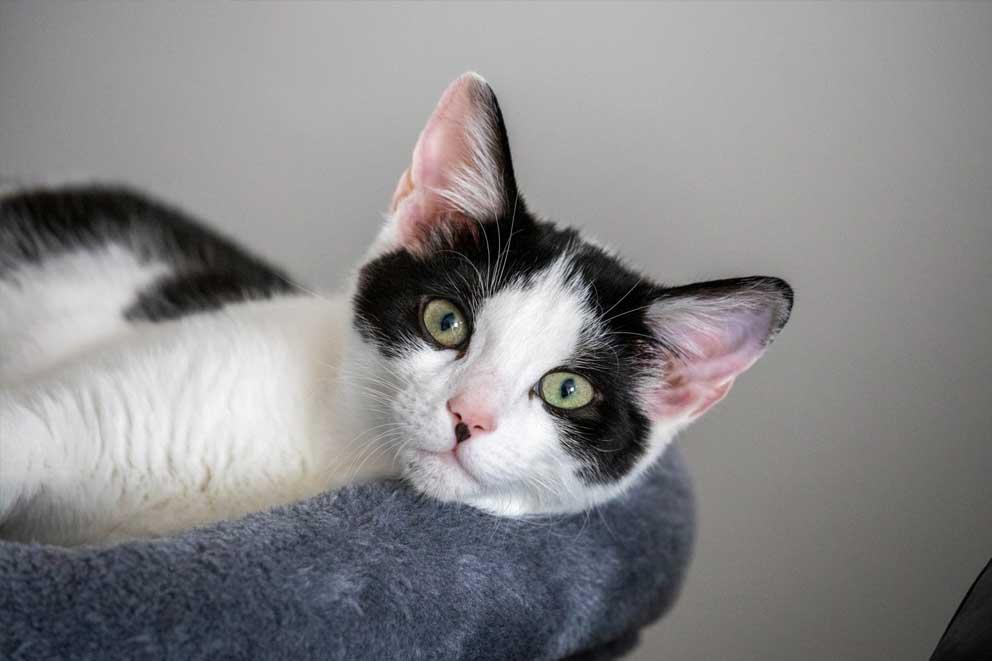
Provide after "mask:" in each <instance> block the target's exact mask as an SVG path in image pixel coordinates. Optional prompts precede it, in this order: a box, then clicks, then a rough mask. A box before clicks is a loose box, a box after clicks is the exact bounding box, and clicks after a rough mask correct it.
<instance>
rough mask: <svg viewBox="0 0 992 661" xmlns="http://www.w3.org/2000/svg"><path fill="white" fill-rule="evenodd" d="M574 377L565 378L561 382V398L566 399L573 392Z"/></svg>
mask: <svg viewBox="0 0 992 661" xmlns="http://www.w3.org/2000/svg"><path fill="white" fill-rule="evenodd" d="M575 390H576V388H575V379H565V380H564V381H562V382H561V398H562V399H568V398H569V397H571V396H572V395H573V394H575Z"/></svg>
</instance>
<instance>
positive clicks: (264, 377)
mask: <svg viewBox="0 0 992 661" xmlns="http://www.w3.org/2000/svg"><path fill="white" fill-rule="evenodd" d="M347 321H348V317H347V305H346V303H345V302H344V301H341V300H330V301H325V300H322V299H319V298H312V297H299V298H288V299H280V300H275V301H272V302H266V303H252V304H243V305H239V306H233V307H230V308H227V309H225V310H223V311H222V312H220V313H215V314H206V315H198V316H194V317H190V318H187V319H184V320H181V321H178V322H171V323H166V324H161V325H145V326H143V327H141V328H140V329H138V330H136V331H135V332H134V333H133V334H132V335H131V336H130V337H127V338H125V339H123V340H121V341H119V342H118V343H117V344H116V345H115V346H114V347H113V348H112V349H111V348H107V349H102V350H101V349H98V350H94V351H92V352H90V353H89V354H86V355H84V356H81V357H80V358H78V359H76V360H74V361H70V362H69V363H68V364H66V365H65V366H64V367H63V369H62V370H60V371H59V372H58V373H55V374H51V375H49V376H45V377H42V378H36V379H32V380H28V381H25V382H22V383H21V384H18V385H16V386H9V387H6V388H3V389H2V390H0V458H2V461H0V530H2V531H3V533H4V535H5V536H9V537H14V538H19V539H39V540H44V541H49V542H56V543H63V544H78V543H85V542H97V541H108V540H115V539H125V538H131V537H140V536H146V535H158V534H163V533H166V532H169V531H173V530H178V529H181V528H186V527H189V526H192V525H198V524H202V523H206V522H209V521H215V520H218V519H222V518H230V517H234V516H239V515H241V514H244V513H247V512H251V511H256V510H260V509H265V508H268V507H271V506H274V505H277V504H281V503H286V502H291V501H293V500H297V499H300V498H304V497H306V496H309V495H313V494H315V493H317V492H319V491H321V490H324V489H328V488H333V487H335V486H341V485H342V484H343V483H344V482H345V481H346V479H345V478H346V477H347V478H348V479H368V478H369V477H373V476H377V475H379V474H381V468H379V469H378V472H377V467H375V466H373V465H368V464H367V465H366V466H365V467H364V472H363V473H362V474H360V475H353V474H352V473H351V472H350V471H349V465H350V464H351V463H352V460H353V459H354V458H355V456H356V455H355V453H357V452H358V451H359V449H360V448H357V447H353V448H350V447H349V445H348V442H347V441H348V440H350V439H346V438H344V437H343V436H341V435H340V434H338V433H337V432H336V430H335V428H334V426H333V415H332V410H333V409H332V404H333V401H334V395H333V393H334V391H335V389H336V388H337V380H336V378H337V374H336V370H337V367H338V365H339V363H340V351H341V338H342V336H343V328H344V326H345V325H346V324H347Z"/></svg>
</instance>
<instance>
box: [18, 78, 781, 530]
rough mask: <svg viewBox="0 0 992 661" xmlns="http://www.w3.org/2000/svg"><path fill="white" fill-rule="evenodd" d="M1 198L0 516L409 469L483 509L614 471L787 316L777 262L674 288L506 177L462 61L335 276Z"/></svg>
mask: <svg viewBox="0 0 992 661" xmlns="http://www.w3.org/2000/svg"><path fill="white" fill-rule="evenodd" d="M2 204H3V206H2V208H0V537H6V538H13V539H24V540H28V539H33V540H39V541H47V542H55V543H62V544H79V543H88V542H105V541H113V540H117V539H126V538H131V537H140V536H147V535H159V534H164V533H167V532H170V531H173V530H177V529H181V528H185V527H188V526H191V525H197V524H201V523H206V522H209V521H214V520H218V519H223V518H230V517H234V516H239V515H241V514H244V513H246V512H250V511H254V510H259V509H265V508H267V507H270V506H273V505H277V504H280V503H286V502H290V501H293V500H297V499H300V498H304V497H307V496H309V495H312V494H314V493H317V492H319V491H322V490H326V489H329V488H334V487H337V486H341V485H342V484H346V483H348V482H351V481H355V480H365V479H372V478H375V477H379V476H385V475H393V474H402V475H403V476H405V477H406V478H407V480H408V481H409V482H410V483H411V484H412V485H413V486H414V487H415V488H417V489H418V490H420V491H422V492H424V493H426V494H428V495H431V496H434V497H438V498H441V499H444V500H454V501H460V502H465V503H469V504H471V505H474V506H476V507H480V508H483V509H486V510H489V511H492V512H495V513H499V514H504V515H520V514H532V513H548V512H560V511H574V510H579V509H582V508H585V507H588V506H591V505H595V504H596V503H599V502H602V501H604V500H606V499H608V498H610V497H612V496H613V495H615V494H617V493H620V492H622V491H623V490H624V489H626V487H627V486H629V485H630V484H631V483H632V482H633V481H634V480H636V479H637V477H638V476H639V475H640V474H641V473H642V472H643V471H644V470H645V469H646V468H647V467H648V466H650V465H651V463H652V462H653V461H654V459H655V458H656V457H657V456H658V455H660V454H661V452H662V451H663V450H664V448H665V446H666V444H667V443H668V442H669V441H670V440H671V439H672V437H673V436H674V434H675V433H676V432H677V431H678V430H679V429H681V428H683V427H685V426H686V425H687V424H688V423H689V422H691V421H692V420H694V419H695V418H696V417H698V416H699V415H701V414H702V413H703V412H704V411H706V410H707V409H708V408H709V407H710V406H712V405H713V404H714V403H716V402H717V401H719V400H720V399H721V398H722V397H723V396H724V395H725V394H726V393H727V391H728V390H729V388H730V385H731V384H732V383H733V381H734V378H735V377H736V376H737V375H738V374H740V373H741V372H743V371H744V370H745V369H747V368H748V367H749V366H750V365H751V364H753V363H754V361H755V360H756V359H757V358H758V357H759V356H760V355H761V353H762V352H763V351H764V349H765V347H766V346H767V344H768V342H769V341H770V340H771V338H772V337H774V335H775V334H776V333H777V332H778V330H779V329H780V328H781V327H782V325H784V323H785V321H786V320H787V318H788V314H789V309H790V307H791V290H790V289H789V288H788V286H787V285H786V284H785V283H784V282H782V281H780V280H777V279H775V278H764V277H755V278H743V279H737V280H723V281H715V282H711V283H702V284H698V285H689V286H686V287H677V288H665V287H661V286H659V285H655V284H653V283H651V282H650V281H649V280H648V279H647V278H644V277H643V276H641V275H639V274H637V273H636V272H634V271H632V270H630V269H629V268H627V267H626V266H624V265H623V264H622V263H621V262H619V261H618V260H617V258H616V257H615V256H613V255H612V254H610V253H608V252H606V251H604V250H603V249H602V248H600V247H599V246H598V245H596V244H593V243H590V242H588V241H586V240H584V239H583V238H582V237H581V236H580V235H579V234H578V233H576V232H575V231H573V230H568V229H562V228H559V227H557V226H555V225H553V224H550V223H546V222H543V221H540V220H538V219H537V218H535V217H534V216H533V215H532V214H530V212H529V211H528V210H527V209H526V206H525V205H524V203H523V200H522V198H521V197H520V195H519V192H518V191H517V188H516V182H515V178H514V175H513V170H512V166H511V162H510V155H509V146H508V141H507V137H506V132H505V127H504V126H503V121H502V116H501V115H500V113H499V109H498V105H497V104H496V101H495V97H494V96H493V95H492V91H491V90H490V89H489V87H488V85H486V84H485V82H484V81H482V80H481V79H480V78H478V77H477V76H474V75H466V76H463V77H462V78H460V79H459V80H458V81H456V82H455V83H454V84H453V85H452V86H451V87H450V88H449V90H448V91H447V92H446V93H445V96H444V97H443V98H442V101H441V103H440V104H439V106H438V109H437V110H436V111H435V113H434V115H433V116H432V118H431V120H430V121H429V122H428V125H427V128H425V130H424V132H423V133H422V134H421V137H420V140H419V141H418V143H417V147H416V149H415V150H414V157H413V161H412V164H411V167H410V169H409V170H408V171H407V172H406V173H404V176H403V177H402V178H401V180H400V183H399V185H398V186H397V190H396V193H395V195H394V199H393V203H392V205H391V208H390V215H389V217H388V219H387V223H386V226H385V227H384V229H383V230H382V232H381V234H380V236H379V238H378V239H377V241H376V243H375V245H374V246H373V247H372V249H371V251H370V253H369V255H368V257H367V259H366V260H365V262H364V264H363V265H362V267H361V268H360V270H359V271H358V272H357V273H356V276H355V277H354V278H353V279H352V281H351V282H350V283H349V285H348V288H347V293H346V294H345V295H342V296H338V297H320V296H316V295H314V294H311V293H309V292H306V291H304V290H302V289H301V288H299V287H297V286H295V285H293V284H291V283H290V281H289V280H288V279H287V278H286V277H285V276H284V275H283V274H282V273H280V272H279V271H277V270H275V269H273V268H271V267H269V266H268V265H266V264H264V263H263V262H261V261H260V260H258V259H256V258H254V257H251V256H250V255H247V254H246V253H244V252H243V251H241V250H240V249H239V248H237V247H236V246H234V245H233V244H231V243H229V242H227V241H226V240H224V239H223V238H221V237H218V236H217V235H215V234H213V233H211V232H210V231H209V230H206V229H204V228H203V227H202V226H200V225H199V224H197V223H195V222H193V221H191V220H189V219H187V218H185V217H183V216H182V215H181V214H178V213H176V212H174V211H171V210H169V209H166V208H164V207H162V206H160V205H158V204H156V203H153V202H150V201H148V200H146V199H144V198H142V197H140V196H136V195H133V194H131V193H127V192H125V191H119V190H104V189H98V188H77V189H64V190H53V191H36V192H28V193H23V194H16V195H13V196H11V197H9V198H6V199H5V200H4V201H3V203H2Z"/></svg>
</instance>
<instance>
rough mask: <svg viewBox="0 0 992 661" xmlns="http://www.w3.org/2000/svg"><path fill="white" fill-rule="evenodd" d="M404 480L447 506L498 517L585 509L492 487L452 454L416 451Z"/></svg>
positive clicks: (405, 470) (406, 462) (409, 461)
mask: <svg viewBox="0 0 992 661" xmlns="http://www.w3.org/2000/svg"><path fill="white" fill-rule="evenodd" d="M404 465H405V468H404V470H403V477H404V479H406V481H407V482H408V483H409V484H410V485H411V486H413V488H414V489H416V490H417V491H419V492H421V493H423V494H424V495H426V496H430V497H431V498H434V499H436V500H439V501H441V502H446V503H461V504H463V505H469V506H471V507H474V508H476V509H479V510H482V511H484V512H486V513H488V514H494V515H496V516H508V517H518V516H532V515H541V514H553V513H560V512H569V511H576V510H579V509H582V507H581V506H576V507H568V506H565V505H563V504H562V503H555V504H553V505H552V504H549V503H547V502H543V501H542V500H541V499H540V498H539V497H538V496H537V495H536V494H530V493H510V492H509V491H508V490H507V489H506V488H505V485H504V487H503V488H501V487H500V486H496V485H492V484H489V483H488V482H487V481H486V480H485V478H484V477H483V476H480V475H478V474H477V473H476V472H473V471H472V469H471V467H470V466H468V465H467V464H466V462H463V461H461V460H460V458H459V457H458V455H457V453H455V452H452V451H451V450H446V451H434V450H424V449H416V450H413V451H412V452H411V453H410V454H409V455H408V456H407V459H406V461H405V462H404Z"/></svg>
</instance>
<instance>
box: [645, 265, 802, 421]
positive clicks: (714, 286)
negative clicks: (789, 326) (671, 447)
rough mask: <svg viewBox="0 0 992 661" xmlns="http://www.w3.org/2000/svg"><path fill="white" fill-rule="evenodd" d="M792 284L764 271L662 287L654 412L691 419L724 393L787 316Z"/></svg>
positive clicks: (654, 325) (654, 319)
mask: <svg viewBox="0 0 992 661" xmlns="http://www.w3.org/2000/svg"><path fill="white" fill-rule="evenodd" d="M792 301H793V293H792V288H791V287H790V286H789V285H788V284H787V283H786V282H785V281H783V280H780V279H778V278H770V277H763V276H754V277H750V278H736V279H732V280H715V281H712V282H703V283H698V284H694V285H687V286H684V287H675V288H673V289H665V290H662V291H661V292H660V293H659V295H658V297H657V299H656V300H655V302H654V303H653V304H652V305H651V307H650V308H649V309H648V314H647V322H648V325H649V327H650V328H651V330H652V332H653V334H654V336H655V337H656V338H657V339H658V341H659V344H660V345H661V347H662V349H661V356H660V358H661V365H660V366H659V367H660V378H659V380H658V383H657V384H656V386H655V387H654V388H652V389H651V391H650V392H649V393H648V395H647V402H646V405H647V409H648V411H649V413H650V414H651V417H652V418H654V419H656V420H665V421H667V422H675V423H688V422H691V421H692V420H695V419H696V418H698V417H699V416H700V415H702V414H703V413H705V412H706V411H707V410H709V408H710V407H712V406H713V405H714V404H716V403H717V402H719V401H720V400H721V399H723V398H724V397H725V396H726V395H727V393H728V392H729V391H730V387H731V386H732V385H733V383H734V379H736V378H737V377H738V376H739V375H740V374H742V373H743V372H744V371H745V370H747V369H748V368H749V367H751V366H752V365H754V363H755V362H756V361H757V360H758V358H760V357H761V356H762V354H764V352H765V349H767V347H768V345H769V343H770V342H771V341H772V340H773V339H774V338H775V336H776V335H777V334H778V332H779V331H780V330H781V329H782V327H783V326H785V323H786V322H787V321H788V320H789V315H790V313H791V311H792Z"/></svg>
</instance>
